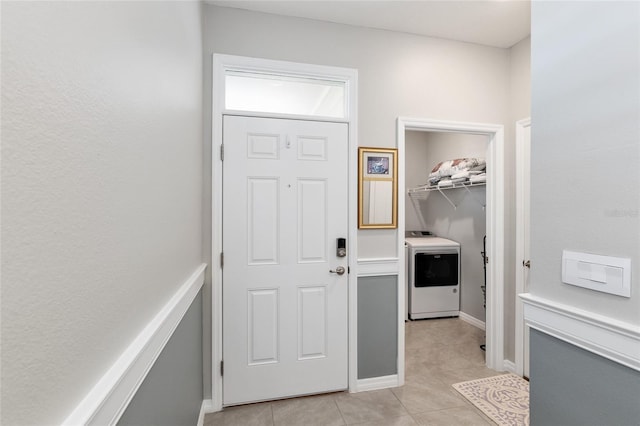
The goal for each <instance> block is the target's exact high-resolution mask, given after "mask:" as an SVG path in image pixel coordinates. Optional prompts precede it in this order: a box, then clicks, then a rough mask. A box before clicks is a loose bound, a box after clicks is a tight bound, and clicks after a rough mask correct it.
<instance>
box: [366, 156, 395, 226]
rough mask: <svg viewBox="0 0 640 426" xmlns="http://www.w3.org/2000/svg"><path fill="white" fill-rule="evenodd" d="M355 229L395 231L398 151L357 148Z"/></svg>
mask: <svg viewBox="0 0 640 426" xmlns="http://www.w3.org/2000/svg"><path fill="white" fill-rule="evenodd" d="M358 153H359V162H358V190H359V197H358V228H360V229H367V228H371V229H376V228H396V227H397V226H398V225H397V210H398V195H397V190H398V178H397V175H398V171H397V167H398V155H397V154H398V150H397V149H395V148H367V147H360V148H359V149H358Z"/></svg>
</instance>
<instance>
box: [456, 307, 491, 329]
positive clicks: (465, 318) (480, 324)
mask: <svg viewBox="0 0 640 426" xmlns="http://www.w3.org/2000/svg"><path fill="white" fill-rule="evenodd" d="M459 316H460V319H461V320H462V321H464V322H467V323H469V324H471V325H473V326H476V327H478V328H479V329H480V330H486V326H485V322H484V321H480V320H479V319H478V318H475V317H472V316H471V315H469V314H465V313H464V312H462V311H460V314H459Z"/></svg>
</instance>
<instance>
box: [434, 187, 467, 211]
mask: <svg viewBox="0 0 640 426" xmlns="http://www.w3.org/2000/svg"><path fill="white" fill-rule="evenodd" d="M467 191H469V190H468V189H467ZM438 192H439V193H441V194H442V196H443V197H444V198H446V200H447V201H448V202H449V204H451V205H452V206H453V209H454V210H457V209H458V206H456V204H455V203H454V202H453V201H451V199H450V198H449V197H447V196H446V194H445V193H444V192H442V190H441V189H440V188H438Z"/></svg>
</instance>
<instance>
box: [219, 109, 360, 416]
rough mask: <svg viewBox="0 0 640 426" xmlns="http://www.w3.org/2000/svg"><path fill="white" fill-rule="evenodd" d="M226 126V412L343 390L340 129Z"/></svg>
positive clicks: (262, 121)
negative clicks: (338, 248)
mask: <svg viewBox="0 0 640 426" xmlns="http://www.w3.org/2000/svg"><path fill="white" fill-rule="evenodd" d="M223 125H224V129H223V140H224V151H225V158H224V162H223V170H224V171H223V223H224V225H223V247H224V249H223V250H224V268H223V360H224V376H223V403H224V405H234V404H241V403H247V402H254V401H262V400H269V399H275V398H282V397H287V396H296V395H304V394H311V393H321V392H329V391H335V390H343V389H346V388H347V383H348V376H347V365H348V359H347V348H348V341H347V293H348V292H347V290H348V288H347V275H343V276H338V275H336V274H332V273H330V272H329V271H330V270H335V268H336V267H337V266H343V267H345V268H346V267H347V265H348V263H347V258H338V257H336V255H335V241H336V238H344V237H346V236H347V235H348V222H347V219H348V211H347V204H348V203H347V201H348V192H347V191H348V181H347V177H348V173H347V170H348V169H347V167H348V127H347V125H346V124H343V123H326V122H306V121H299V120H284V119H266V118H255V117H232V116H225V117H224V122H223Z"/></svg>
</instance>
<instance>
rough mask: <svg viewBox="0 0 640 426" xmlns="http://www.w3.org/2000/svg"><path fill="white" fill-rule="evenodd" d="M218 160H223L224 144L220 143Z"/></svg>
mask: <svg viewBox="0 0 640 426" xmlns="http://www.w3.org/2000/svg"><path fill="white" fill-rule="evenodd" d="M220 161H224V145H223V144H221V145H220Z"/></svg>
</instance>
